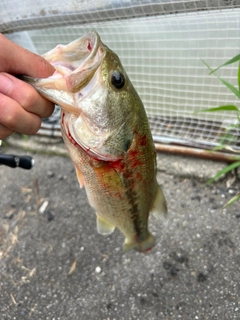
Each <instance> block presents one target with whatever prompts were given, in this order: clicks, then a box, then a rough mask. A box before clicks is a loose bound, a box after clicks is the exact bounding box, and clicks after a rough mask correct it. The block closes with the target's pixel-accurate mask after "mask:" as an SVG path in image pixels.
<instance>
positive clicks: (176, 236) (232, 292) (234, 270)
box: [0, 138, 240, 320]
mask: <svg viewBox="0 0 240 320" xmlns="http://www.w3.org/2000/svg"><path fill="white" fill-rule="evenodd" d="M24 143H25V144H24V147H25V148H28V149H29V150H32V151H31V152H27V151H23V150H21V149H17V147H16V146H18V145H19V141H16V140H14V138H11V139H10V140H9V145H8V146H7V147H4V148H2V152H3V153H5V154H18V155H20V154H29V155H32V156H33V157H34V159H35V166H34V167H33V169H32V170H29V171H28V170H23V169H20V168H17V169H11V168H8V167H6V166H0V319H2V320H7V319H9V320H13V319H17V320H20V319H36V320H59V319H61V320H65V319H66V320H77V319H84V320H85V319H86V320H87V319H94V320H96V319H104V320H107V319H110V320H113V319H116V320H118V319H124V320H125V319H144V320H146V319H160V320H162V319H163V320H170V319H171V320H175V319H189V320H193V319H199V320H200V319H201V320H208V319H218V320H221V319H222V320H226V319H229V320H230V319H240V297H239V296H240V280H239V279H240V249H239V243H240V210H239V209H240V205H239V203H235V204H234V205H233V206H231V207H227V208H226V209H223V208H222V206H223V205H224V203H226V202H227V201H228V200H229V199H230V198H231V197H232V196H233V195H234V194H236V193H237V192H238V191H239V189H240V187H239V182H238V181H235V183H233V184H231V185H230V182H229V181H230V180H229V179H227V182H228V187H227V186H226V179H225V180H222V181H218V182H217V183H214V184H212V185H210V186H206V185H205V184H204V182H205V181H206V179H208V178H209V177H210V176H211V175H213V174H215V173H216V172H217V171H218V170H219V169H221V168H222V167H223V166H224V165H225V164H223V163H216V162H211V161H206V160H200V159H193V158H185V157H179V156H167V155H164V154H158V167H159V173H158V180H159V182H160V184H161V185H162V188H163V190H164V193H165V195H166V198H167V201H168V207H169V220H168V223H166V224H161V223H159V222H158V221H156V220H155V219H154V217H150V230H151V232H152V233H153V234H154V236H155V237H156V240H157V244H156V246H155V247H154V248H153V249H152V250H151V251H150V252H149V253H147V254H141V253H138V252H136V251H131V252H128V253H126V254H124V255H123V254H122V251H121V245H122V242H123V236H122V235H121V234H120V232H118V231H117V230H116V231H115V232H114V233H113V234H112V235H110V236H102V235H99V234H98V233H97V231H96V223H95V214H94V212H93V210H92V209H91V208H90V206H89V205H88V201H87V198H86V194H85V191H84V189H79V187H78V182H77V179H76V177H75V171H74V168H73V165H72V162H71V161H70V159H69V158H68V157H65V156H63V155H64V154H65V151H64V148H63V146H62V144H61V143H60V142H59V141H57V140H53V139H52V146H51V143H50V142H49V141H48V142H46V144H45V145H44V142H43V141H40V142H39V140H36V139H35V140H34V139H31V141H27V142H24ZM20 144H21V143H20ZM51 148H52V149H51ZM37 149H38V151H39V152H40V153H36V152H35V151H34V150H37ZM41 152H42V153H45V154H42V153H41ZM54 154H61V155H54ZM39 203H45V205H47V206H46V207H45V208H44V207H43V206H41V207H40V210H39V205H38V204H39Z"/></svg>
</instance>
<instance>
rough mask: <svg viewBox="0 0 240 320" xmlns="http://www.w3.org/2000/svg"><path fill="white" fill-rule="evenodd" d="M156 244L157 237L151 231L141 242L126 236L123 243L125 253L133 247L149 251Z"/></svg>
mask: <svg viewBox="0 0 240 320" xmlns="http://www.w3.org/2000/svg"><path fill="white" fill-rule="evenodd" d="M154 245H155V239H154V237H153V235H152V234H151V233H149V234H148V236H147V238H146V239H144V240H143V241H141V242H136V241H132V240H129V239H128V238H126V239H125V242H124V244H123V253H126V252H128V251H130V250H132V249H135V250H137V251H139V252H145V253H146V252H147V251H149V250H151V249H152V248H153V247H154Z"/></svg>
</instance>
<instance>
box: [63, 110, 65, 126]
mask: <svg viewBox="0 0 240 320" xmlns="http://www.w3.org/2000/svg"><path fill="white" fill-rule="evenodd" d="M64 117H65V112H63V113H62V124H64Z"/></svg>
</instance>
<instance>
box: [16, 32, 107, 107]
mask: <svg viewBox="0 0 240 320" xmlns="http://www.w3.org/2000/svg"><path fill="white" fill-rule="evenodd" d="M42 57H43V58H44V59H46V60H47V61H48V62H49V63H51V64H52V65H53V66H54V68H55V70H56V71H55V72H54V74H53V75H52V76H51V77H48V78H46V79H34V78H32V77H28V76H22V77H21V78H22V79H23V80H24V81H26V82H28V83H30V84H32V85H33V86H34V87H36V88H38V89H41V87H44V89H46V88H48V89H57V90H64V91H67V92H71V93H75V92H78V91H80V90H81V89H82V88H84V87H85V86H86V85H87V84H88V83H89V82H90V80H91V78H92V77H93V75H94V73H95V71H96V70H97V69H98V67H99V66H100V64H101V63H102V61H103V59H104V57H105V49H104V45H103V44H102V42H101V40H100V37H99V35H98V34H97V33H96V32H95V31H91V32H89V33H88V34H86V35H85V36H83V37H81V38H79V39H77V40H75V41H73V42H71V43H69V44H67V45H58V46H56V47H55V48H54V49H52V50H51V51H49V52H47V53H45V54H43V55H42ZM42 93H43V94H44V92H42ZM47 98H49V97H47ZM53 102H56V101H53ZM56 103H57V102H56Z"/></svg>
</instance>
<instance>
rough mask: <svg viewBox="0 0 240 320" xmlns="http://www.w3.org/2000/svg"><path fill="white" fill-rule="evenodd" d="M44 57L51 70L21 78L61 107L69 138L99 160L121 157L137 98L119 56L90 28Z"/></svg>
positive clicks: (133, 122)
mask: <svg viewBox="0 0 240 320" xmlns="http://www.w3.org/2000/svg"><path fill="white" fill-rule="evenodd" d="M43 57H44V58H45V59H46V60H47V61H49V62H50V63H51V64H52V65H53V66H54V68H55V70H56V71H55V73H54V74H53V75H52V76H51V77H49V78H46V79H33V78H30V77H26V76H24V80H25V81H27V82H29V83H30V84H32V85H33V86H34V87H35V88H36V89H37V90H38V91H39V93H40V94H42V95H43V96H44V97H46V98H47V99H49V100H51V101H53V102H54V103H56V104H57V105H59V106H60V107H61V108H62V130H63V131H64V132H65V135H67V136H68V137H69V141H70V142H71V141H72V142H73V141H74V144H75V146H76V145H78V146H79V147H81V148H83V149H84V150H85V151H87V152H88V153H89V154H90V155H92V156H94V157H95V158H97V159H100V160H112V161H115V160H118V159H120V158H122V157H123V156H124V153H125V152H126V151H127V150H128V148H129V146H130V145H131V142H132V139H133V137H134V130H135V126H136V119H137V118H138V117H139V115H138V110H139V104H141V100H140V98H139V97H138V95H137V93H136V91H135V89H134V87H133V85H132V84H131V82H130V80H129V78H128V76H127V74H126V72H125V70H124V68H123V66H122V64H121V62H120V59H119V58H118V56H117V55H116V54H115V53H114V52H113V51H112V50H110V49H109V48H108V47H107V46H106V45H104V43H103V42H102V41H101V39H100V37H99V35H98V33H97V32H95V31H92V32H90V33H88V34H87V35H85V36H83V37H82V38H80V39H77V40H75V41H73V42H71V43H70V44H68V45H65V46H63V45H58V46H57V47H56V48H54V49H53V50H51V51H49V52H47V53H46V54H44V55H43ZM140 108H141V107H140Z"/></svg>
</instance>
